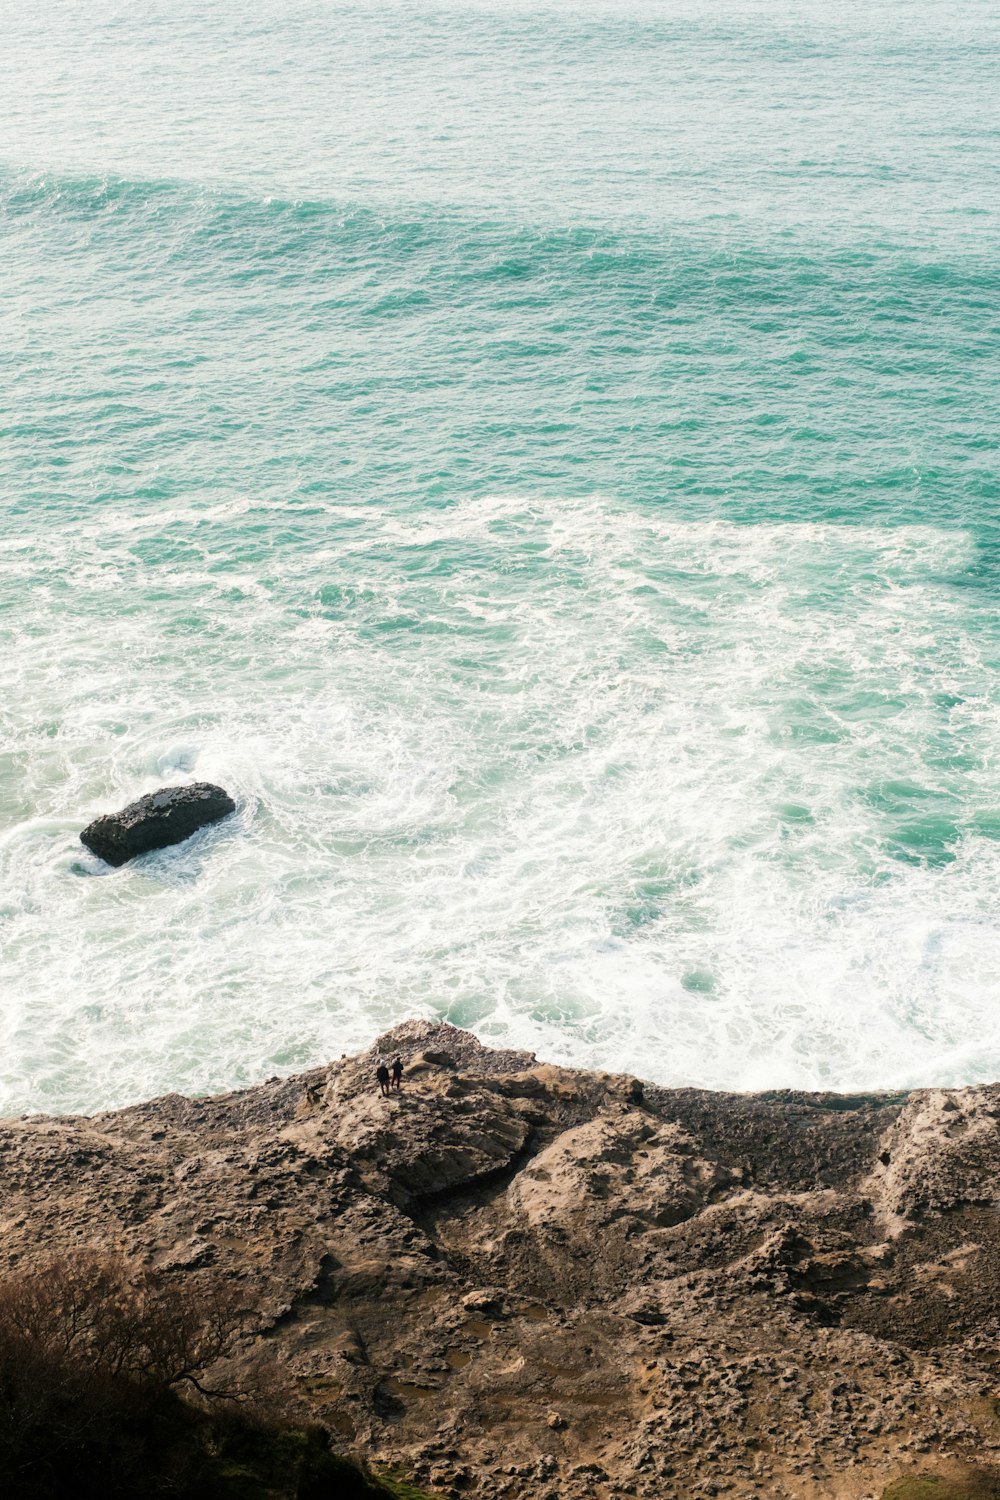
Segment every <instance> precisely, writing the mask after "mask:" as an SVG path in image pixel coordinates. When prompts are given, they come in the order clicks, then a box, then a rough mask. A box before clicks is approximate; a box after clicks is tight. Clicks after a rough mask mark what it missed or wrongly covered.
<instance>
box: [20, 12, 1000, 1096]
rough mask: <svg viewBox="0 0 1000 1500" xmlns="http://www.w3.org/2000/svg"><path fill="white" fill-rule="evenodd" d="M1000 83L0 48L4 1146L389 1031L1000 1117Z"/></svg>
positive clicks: (448, 46)
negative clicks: (443, 1033) (131, 1103)
mask: <svg viewBox="0 0 1000 1500" xmlns="http://www.w3.org/2000/svg"><path fill="white" fill-rule="evenodd" d="M998 77H1000V12H998V11H997V9H996V7H995V5H992V4H988V3H985V0H973V3H971V4H966V5H964V6H962V7H960V8H958V7H955V6H953V5H950V4H945V3H943V0H896V3H892V4H874V5H871V4H866V5H862V4H848V5H846V6H841V7H838V8H834V7H830V6H829V5H819V4H815V3H802V4H796V3H791V4H789V3H781V4H779V3H777V0H759V3H748V0H720V3H715V4H709V3H708V0H698V3H695V0H682V3H678V4H670V3H666V0H664V3H648V0H647V3H634V4H633V3H629V0H619V3H611V0H592V3H574V4H570V3H562V4H557V3H541V0H539V3H532V4H527V3H516V0H506V3H504V4H495V5H494V4H485V3H476V0H451V3H449V0H442V3H437V4H432V3H429V0H409V3H406V4H403V3H396V4H393V3H381V4H378V5H375V4H374V3H363V4H340V3H335V0H311V3H281V4H279V3H277V0H259V3H255V4H251V5H247V4H245V3H243V4H240V5H236V4H234V3H232V0H216V3H213V4H212V5H210V6H206V5H203V4H197V5H196V4H194V3H192V0H171V3H169V4H167V3H159V0H152V3H145V0H139V3H137V4H135V5H132V6H129V7H124V6H122V5H120V4H108V3H106V0H105V3H97V4H89V5H87V6H83V5H80V4H77V3H75V0H74V3H71V0H63V3H54V0H38V3H36V4H34V5H32V6H31V7H27V6H24V5H21V4H16V5H15V4H13V3H10V0H0V1108H2V1109H4V1110H6V1111H16V1110H25V1109H50V1110H52V1109H77V1108H99V1107H102V1106H107V1105H111V1104H115V1103H119V1102H122V1101H124V1100H129V1099H134V1098H137V1097H140V1096H144V1095H148V1094H150V1093H156V1092H163V1091H165V1090H168V1089H172V1088H178V1089H183V1090H188V1091H191V1090H204V1089H209V1088H217V1087H221V1086H226V1085H233V1084H238V1083H241V1082H247V1081H251V1080H254V1079H257V1078H260V1077H262V1076H267V1075H268V1074H271V1073H274V1072H283V1071H289V1070H291V1069H293V1068H297V1067H301V1066H304V1065H307V1064H311V1063H316V1062H320V1061H323V1060H325V1059H327V1058H328V1057H330V1056H333V1055H338V1054H339V1053H340V1052H341V1051H343V1050H345V1049H348V1048H352V1047H354V1046H357V1045H361V1044H366V1043H367V1042H368V1041H369V1040H370V1038H371V1036H372V1035H373V1034H374V1033H375V1032H376V1031H377V1030H379V1029H381V1028H383V1027H384V1026H385V1025H387V1024H389V1023H391V1022H393V1021H395V1020H398V1019H401V1018H403V1017H404V1016H409V1015H427V1016H440V1017H444V1018H447V1019H449V1020H452V1021H455V1022H456V1023H458V1024H462V1025H470V1026H472V1027H474V1028H475V1029H476V1030H477V1031H478V1032H479V1033H480V1034H481V1035H482V1036H483V1037H484V1038H486V1039H497V1040H502V1041H504V1042H507V1041H512V1042H516V1043H520V1044H525V1045H528V1046H532V1047H534V1048H537V1049H538V1050H539V1051H540V1052H542V1053H544V1054H545V1055H546V1056H548V1057H550V1058H554V1059H558V1060H574V1061H579V1062H586V1063H591V1064H596V1065H599V1066H606V1067H613V1068H627V1069H632V1070H637V1071H639V1072H641V1073H643V1074H644V1075H645V1076H650V1077H654V1078H657V1079H660V1080H662V1081H665V1082H673V1083H676V1082H691V1083H698V1084H708V1085H712V1086H731V1087H756V1086H769V1085H776V1084H787V1085H804V1086H820V1087H845V1088H858V1087H868V1086H880V1085H881V1086H897V1085H905V1084H908V1083H915V1082H962V1081H970V1080H975V1079H981V1078H986V1077H989V1078H995V1077H997V1076H998V1075H1000V1006H998V1003H997V1002H998V999H1000V842H998V840H1000V768H998V750H1000V608H998V606H1000V472H998V420H997V418H998V403H1000V395H998V393H1000V240H998V217H1000V216H998V205H1000V90H998V89H997V87H996V80H997V78H998ZM190 777H197V778H200V779H209V780H218V781H221V782H222V783H224V784H225V785H226V786H227V787H229V788H230V789H231V790H232V791H233V792H234V793H235V794H236V795H237V797H238V799H239V803H240V812H239V815H238V817H237V819H235V820H233V821H232V822H231V823H229V824H227V825H224V826H221V827H218V828H216V829H213V830H210V831H208V832H206V833H205V834H204V835H202V836H199V838H197V839H196V840H194V841H193V842H192V843H190V844H189V845H186V846H184V847H183V848H180V849H175V850H171V851H167V852H164V853H161V854H157V855H153V856H149V857H147V858H146V859H144V860H143V861H141V862H140V863H138V864H136V865H134V866H132V867H127V868H126V869H124V870H121V871H117V872H108V871H107V869H106V868H105V867H103V866H101V865H100V864H99V863H98V862H97V861H95V860H93V859H91V858H90V856H88V855H87V854H86V853H85V851H83V849H82V848H81V846H80V845H79V843H78V840H77V835H78V833H79V829H80V828H81V827H82V825H83V824H84V822H86V821H88V820H89V819H90V818H91V817H92V816H94V815H95V814H96V813H98V812H100V811H104V810H108V809H109V808H111V807H114V806H118V805H120V804H121V803H123V802H124V801H128V800H131V798H132V797H134V796H137V795H139V794H140V793H141V792H143V791H147V790H149V789H151V788H153V787H155V786H157V785H160V784H162V783H164V782H169V781H177V780H184V779H186V778H190Z"/></svg>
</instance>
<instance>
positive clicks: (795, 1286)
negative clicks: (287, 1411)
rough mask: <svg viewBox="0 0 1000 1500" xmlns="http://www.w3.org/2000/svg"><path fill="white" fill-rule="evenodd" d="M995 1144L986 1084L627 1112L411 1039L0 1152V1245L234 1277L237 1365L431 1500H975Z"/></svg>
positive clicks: (625, 1093)
mask: <svg viewBox="0 0 1000 1500" xmlns="http://www.w3.org/2000/svg"><path fill="white" fill-rule="evenodd" d="M396 1050H401V1051H402V1052H403V1054H404V1057H405V1058H406V1059H408V1062H409V1067H408V1072H407V1077H406V1081H405V1085H404V1089H403V1092H402V1093H401V1094H400V1095H399V1096H398V1097H393V1098H391V1099H389V1100H386V1099H382V1098H380V1097H378V1095H377V1093H376V1091H375V1089H374V1087H373V1079H372V1074H373V1058H374V1056H375V1055H376V1054H377V1053H379V1052H393V1051H396ZM998 1119H1000V1087H998V1086H995V1085H991V1086H989V1087H981V1088H969V1089H959V1090H952V1089H935V1090H922V1091H919V1092H915V1093H912V1094H910V1095H909V1096H907V1097H901V1096H892V1097H890V1096H877V1095H876V1096H864V1097H856V1098H848V1097H844V1096H837V1095H810V1094H797V1093H780V1094H758V1095H736V1094H713V1093H707V1092H703V1091H700V1090H694V1089H679V1090H665V1089H658V1088H654V1087H651V1086H647V1087H645V1088H644V1087H643V1086H642V1085H641V1084H640V1083H638V1082H637V1081H636V1080H635V1079H631V1078H624V1077H617V1076H613V1075H605V1074H594V1073H586V1072H579V1071H574V1070H572V1069H565V1068H556V1067H550V1066H546V1065H543V1064H539V1063H537V1062H536V1060H535V1058H534V1057H532V1056H530V1055H528V1054H525V1053H516V1052H496V1051H491V1050H489V1049H486V1048H484V1047H481V1046H480V1044H479V1043H478V1042H477V1041H476V1039H475V1038H474V1037H472V1036H471V1035H469V1034H468V1033H465V1032H461V1031H457V1030H455V1029H454V1028H453V1027H449V1026H445V1025H430V1024H428V1023H423V1022H419V1023H417V1022H410V1023H407V1024H406V1025H404V1026H401V1027H399V1028H397V1029H396V1030H395V1031H393V1032H391V1033H389V1034H388V1035H387V1036H385V1037H381V1038H379V1039H378V1041H377V1042H376V1044H375V1046H374V1048H373V1049H372V1051H371V1052H370V1053H368V1054H365V1055H363V1056H361V1057H355V1058H349V1059H344V1060H342V1061H341V1062H339V1063H334V1064H332V1065H331V1066H330V1067H328V1068H322V1069H317V1070H315V1071H313V1072H310V1073H306V1074H303V1075H301V1076H299V1077H296V1078H290V1079H286V1080H283V1081H272V1082H270V1083H265V1084H261V1085H260V1086H259V1087H256V1088H252V1089H248V1090H246V1091H245V1092H242V1093H238V1094H229V1095H225V1096H222V1097H219V1098H212V1099H200V1100H190V1099H183V1098H180V1097H178V1096H173V1095H172V1096H168V1097H167V1098H163V1099H158V1100H154V1101H153V1102H151V1103H148V1104H144V1105H140V1106H138V1107H137V1108H132V1109H126V1110H121V1111H118V1112H116V1113H113V1114H105V1115H99V1116H96V1117H94V1118H92V1119H84V1118H61V1119H48V1118H44V1117H30V1118H26V1119H22V1120H18V1121H6V1122H3V1124H2V1125H0V1189H2V1193H0V1222H2V1230H3V1233H2V1240H0V1245H2V1252H3V1255H4V1257H5V1260H6V1263H7V1265H8V1266H10V1267H15V1266H18V1265H21V1264H26V1263H29V1264H30V1263H31V1261H32V1260H33V1259H34V1258H36V1257H37V1256H38V1255H39V1253H41V1252H44V1251H49V1250H51V1251H63V1250H66V1249H70V1248H78V1247H81V1246H85V1245H86V1246H99V1247H102V1248H106V1249H117V1250H122V1251H125V1252H127V1253H128V1254H130V1255H136V1256H139V1257H140V1258H142V1259H143V1260H144V1261H146V1262H148V1263H150V1264H154V1265H157V1266H159V1267H161V1268H163V1269H164V1270H166V1271H169V1272H171V1273H172V1274H175V1275H177V1276H178V1277H182V1278H183V1277H188V1276H197V1275H198V1274H199V1273H200V1272H201V1271H202V1270H204V1269H205V1268H208V1267H211V1268H213V1269H214V1270H215V1271H217V1272H220V1273H221V1274H223V1275H226V1276H232V1277H236V1278H239V1279H240V1281H241V1283H242V1284H243V1285H244V1286H245V1288H246V1296H247V1305H248V1306H250V1307H252V1308H253V1309H254V1316H255V1319H256V1324H257V1330H256V1333H255V1334H254V1335H253V1336H252V1337H249V1338H248V1339H247V1341H246V1343H245V1346H244V1348H243V1350H242V1353H241V1355H240V1358H241V1360H242V1361H244V1362H246V1363H247V1364H253V1363H254V1362H255V1361H259V1360H260V1359H261V1358H262V1357H263V1356H264V1355H265V1354H266V1355H267V1357H268V1358H274V1357H276V1358H277V1360H278V1361H279V1363H280V1365H281V1366H282V1368H283V1369H285V1370H286V1371H287V1372H288V1373H289V1374H290V1375H292V1376H293V1377H294V1378H295V1380H296V1381H297V1382H298V1384H299V1386H300V1389H301V1390H302V1391H303V1392H304V1393H305V1395H306V1397H307V1399H308V1401H309V1403H310V1405H311V1407H312V1410H313V1411H314V1413H315V1416H316V1418H317V1419H318V1420H320V1421H322V1422H324V1423H325V1424H326V1425H327V1426H328V1427H329V1428H330V1429H331V1430H332V1431H333V1433H334V1434H335V1435H336V1440H337V1442H338V1443H339V1444H340V1445H341V1446H342V1447H343V1449H344V1451H347V1452H361V1453H363V1454H365V1455H366V1456H367V1457H368V1458H369V1459H370V1460H372V1461H373V1462H376V1463H380V1462H381V1463H389V1462H399V1463H401V1464H404V1465H405V1466H406V1468H407V1469H408V1470H409V1471H410V1472H411V1473H413V1474H415V1476H416V1477H417V1478H418V1479H419V1480H421V1481H422V1482H424V1483H427V1484H428V1485H430V1486H432V1487H435V1488H437V1489H440V1490H441V1491H442V1492H443V1493H445V1494H454V1495H466V1494H469V1495H475V1494H482V1495H484V1496H490V1497H498V1500H501V1497H509V1500H513V1497H519V1500H584V1497H587V1500H590V1497H597V1500H601V1497H605V1500H610V1497H617V1496H641V1497H648V1500H665V1497H672V1496H677V1497H688V1496H701V1495H706V1496H707V1495H729V1496H733V1497H739V1496H751V1495H756V1496H768V1497H775V1500H781V1497H788V1500H796V1497H803V1500H805V1497H829V1500H864V1497H872V1500H877V1497H880V1496H882V1494H883V1492H885V1491H887V1490H888V1493H889V1495H890V1496H892V1497H893V1500H895V1496H896V1494H897V1490H896V1485H897V1484H898V1482H899V1481H900V1479H901V1478H905V1476H908V1475H920V1474H924V1475H939V1476H941V1478H942V1484H941V1485H940V1486H938V1487H937V1488H938V1489H940V1491H941V1493H942V1495H944V1494H945V1493H947V1494H948V1495H949V1496H950V1495H952V1494H954V1495H955V1496H958V1495H959V1494H963V1495H964V1494H969V1495H972V1494H973V1493H977V1494H978V1493H981V1494H983V1495H986V1494H989V1493H992V1489H991V1488H990V1485H991V1483H992V1480H991V1475H992V1473H993V1470H994V1466H996V1465H1000V1415H998V1412H1000V1404H998V1403H1000V1342H998V1331H1000V1305H998V1302H1000V1293H998V1288H1000V1217H998V1213H997V1200H998V1197H1000V1133H998ZM977 1476H978V1477H977ZM969 1484H971V1485H972V1486H973V1487H972V1488H967V1487H966V1486H967V1485H969ZM980 1485H984V1486H985V1488H982V1489H980V1488H978V1486H980ZM954 1486H957V1488H955V1487H954ZM890 1487H891V1488H890ZM923 1492H924V1491H923V1490H921V1491H920V1493H923ZM935 1492H936V1490H935ZM907 1493H908V1491H907V1487H906V1485H905V1484H904V1486H903V1488H902V1489H900V1490H899V1491H898V1494H899V1496H900V1500H906V1495H907ZM913 1493H914V1494H915V1493H917V1491H916V1490H914V1491H913ZM998 1493H1000V1491H998Z"/></svg>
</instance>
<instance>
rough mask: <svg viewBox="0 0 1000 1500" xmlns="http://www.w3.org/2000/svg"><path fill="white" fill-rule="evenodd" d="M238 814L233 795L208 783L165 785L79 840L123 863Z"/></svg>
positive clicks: (102, 855) (111, 860) (108, 860)
mask: <svg viewBox="0 0 1000 1500" xmlns="http://www.w3.org/2000/svg"><path fill="white" fill-rule="evenodd" d="M235 811H236V803H235V802H234V801H233V799H232V797H230V795H229V793H228V792H226V791H224V790H223V788H222V787H221V786H213V785H212V783H211V782H209V781H196V782H193V783H192V784H191V785H190V786H165V787H160V789H159V791H156V792H149V793H148V794H147V795H146V796H145V797H140V798H139V800H138V801H137V802H130V803H129V805H128V807H123V808H122V810H121V812H116V813H106V814H104V816H103V817H100V818H95V819H94V821H93V822H92V823H89V824H88V825H87V827H86V828H85V829H84V830H83V832H82V833H81V835H80V842H81V843H82V844H84V845H85V846H86V847H87V848H88V849H89V850H90V851H91V853H92V854H96V855H97V857H98V858H99V859H103V860H104V861H105V862H106V863H107V864H109V865H124V864H126V863H127V862H128V861H129V860H130V859H135V858H136V856H137V855H139V854H148V853H149V851H150V850H151V849H165V848H168V847H169V846H170V845H171V844H179V843H181V842H182V841H183V840H184V839H188V838H190V837H191V835H192V834H193V833H197V832H198V830H199V828H204V827H206V826H207V825H208V824H209V823H217V822H218V821H219V819H220V818H225V817H227V816H228V815H229V814H230V813H231V812H235Z"/></svg>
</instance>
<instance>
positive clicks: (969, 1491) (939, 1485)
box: [882, 1469, 1000, 1500]
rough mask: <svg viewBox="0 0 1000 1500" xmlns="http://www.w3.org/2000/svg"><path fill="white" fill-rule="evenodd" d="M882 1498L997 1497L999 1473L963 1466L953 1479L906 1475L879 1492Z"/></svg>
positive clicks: (986, 1499)
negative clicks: (964, 1467) (962, 1469)
mask: <svg viewBox="0 0 1000 1500" xmlns="http://www.w3.org/2000/svg"><path fill="white" fill-rule="evenodd" d="M882 1500H1000V1474H997V1473H996V1471H995V1470H992V1469H967V1470H965V1472H964V1473H962V1474H961V1475H959V1476H958V1477H957V1478H954V1477H953V1478H945V1477H943V1476H942V1475H940V1474H908V1475H904V1477H903V1478H901V1479H895V1480H893V1482H892V1484H890V1485H889V1487H888V1489H885V1490H883V1491H882Z"/></svg>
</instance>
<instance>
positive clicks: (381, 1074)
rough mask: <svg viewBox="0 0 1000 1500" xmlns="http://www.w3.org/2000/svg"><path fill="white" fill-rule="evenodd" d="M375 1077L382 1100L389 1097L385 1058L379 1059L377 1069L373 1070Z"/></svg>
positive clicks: (387, 1070)
mask: <svg viewBox="0 0 1000 1500" xmlns="http://www.w3.org/2000/svg"><path fill="white" fill-rule="evenodd" d="M375 1077H376V1078H377V1079H378V1089H379V1093H380V1094H381V1095H382V1098H383V1099H388V1097H389V1069H388V1068H387V1067H386V1065H385V1058H384V1057H380V1058H379V1060H378V1067H377V1068H376V1069H375Z"/></svg>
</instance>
